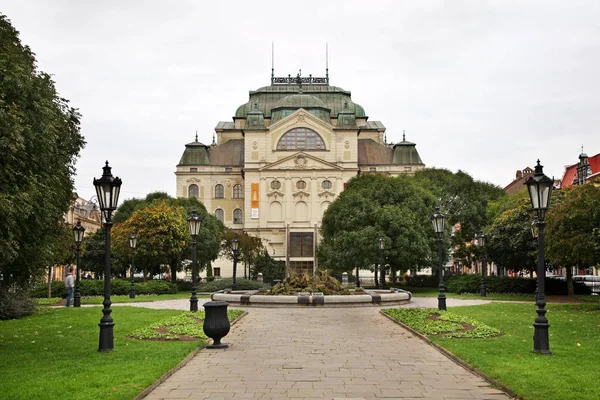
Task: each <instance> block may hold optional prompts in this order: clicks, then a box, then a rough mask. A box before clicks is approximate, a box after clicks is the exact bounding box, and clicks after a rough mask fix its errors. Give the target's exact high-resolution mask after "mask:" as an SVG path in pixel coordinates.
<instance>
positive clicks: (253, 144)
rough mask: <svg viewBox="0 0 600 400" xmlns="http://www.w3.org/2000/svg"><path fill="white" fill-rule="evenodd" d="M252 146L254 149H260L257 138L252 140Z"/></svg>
mask: <svg viewBox="0 0 600 400" xmlns="http://www.w3.org/2000/svg"><path fill="white" fill-rule="evenodd" d="M252 148H253V149H254V150H256V149H258V142H257V141H256V140H255V141H254V142H252Z"/></svg>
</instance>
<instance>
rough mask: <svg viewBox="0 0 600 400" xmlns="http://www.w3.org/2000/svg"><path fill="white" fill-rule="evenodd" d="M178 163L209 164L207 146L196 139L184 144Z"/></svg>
mask: <svg viewBox="0 0 600 400" xmlns="http://www.w3.org/2000/svg"><path fill="white" fill-rule="evenodd" d="M178 165H182V166H183V165H210V159H209V157H208V146H206V145H205V144H202V143H200V142H198V141H196V142H191V143H188V144H186V145H185V151H184V152H183V155H182V156H181V160H179V164H178Z"/></svg>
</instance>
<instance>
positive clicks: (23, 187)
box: [0, 14, 85, 287]
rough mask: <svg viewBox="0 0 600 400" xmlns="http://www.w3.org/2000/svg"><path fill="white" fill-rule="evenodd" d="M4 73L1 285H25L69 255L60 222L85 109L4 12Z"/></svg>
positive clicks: (0, 52) (0, 37)
mask: <svg viewBox="0 0 600 400" xmlns="http://www.w3.org/2000/svg"><path fill="white" fill-rule="evenodd" d="M0 71H2V72H1V74H0V76H1V78H0V93H1V95H0V132H1V133H2V134H1V136H0V171H2V173H1V174H0V227H2V228H1V229H0V254H1V255H2V257H0V284H2V285H5V286H6V287H8V286H11V285H12V284H17V285H21V286H25V285H26V284H27V283H28V282H29V280H30V278H31V276H32V275H33V276H35V275H37V274H38V273H41V272H42V271H43V270H44V268H45V267H46V266H47V265H53V264H55V263H57V262H58V261H59V260H60V259H61V258H63V254H62V252H63V251H64V249H61V244H60V242H61V236H62V235H63V233H64V229H63V227H62V223H61V221H62V217H63V215H64V213H65V212H66V211H67V209H68V207H69V204H70V201H71V196H72V193H73V176H74V174H75V161H76V158H77V157H78V156H79V152H80V151H81V149H82V148H83V146H84V144H85V142H84V140H83V137H82V136H81V134H80V131H79V119H80V115H79V113H78V112H77V110H76V109H74V108H72V107H70V106H69V105H68V100H66V99H63V98H61V97H60V96H59V95H58V93H57V91H56V88H55V87H54V82H53V81H52V78H51V76H50V75H49V74H47V73H44V72H41V71H39V70H37V68H36V60H35V57H34V54H33V52H32V51H31V49H30V48H29V47H27V46H24V45H22V44H21V42H20V40H19V33H18V32H17V31H16V30H15V29H14V28H13V27H12V25H11V23H10V21H9V20H8V18H7V17H6V16H4V15H2V14H0ZM41 209H42V210H43V211H41ZM59 253H60V254H59Z"/></svg>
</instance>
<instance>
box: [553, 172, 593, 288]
mask: <svg viewBox="0 0 600 400" xmlns="http://www.w3.org/2000/svg"><path fill="white" fill-rule="evenodd" d="M561 192H562V193H561V194H562V196H556V197H557V199H556V202H555V203H554V204H552V203H551V208H550V211H549V212H548V215H547V217H546V223H547V228H546V231H545V232H546V249H545V250H546V257H547V258H548V259H549V260H550V261H551V263H552V264H554V265H557V266H561V267H567V280H568V284H569V294H573V285H572V272H571V268H570V267H571V266H573V265H577V266H579V267H582V266H589V265H597V264H598V263H600V251H599V249H600V241H599V239H600V237H599V235H598V227H599V226H600V188H599V187H597V186H594V185H593V184H587V185H582V186H572V187H568V188H566V189H562V190H561ZM553 200H555V199H554V197H553Z"/></svg>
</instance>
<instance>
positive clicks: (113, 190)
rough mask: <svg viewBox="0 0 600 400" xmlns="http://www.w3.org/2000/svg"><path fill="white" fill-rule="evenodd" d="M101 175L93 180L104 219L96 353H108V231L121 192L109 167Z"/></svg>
mask: <svg viewBox="0 0 600 400" xmlns="http://www.w3.org/2000/svg"><path fill="white" fill-rule="evenodd" d="M102 170H103V173H102V177H100V179H96V178H94V186H95V187H96V195H97V196H98V201H99V202H100V211H102V216H103V217H104V229H105V231H106V235H105V239H104V301H103V302H102V304H103V305H104V308H103V309H102V313H103V314H104V315H103V316H102V319H100V323H99V324H98V326H100V341H99V346H98V351H110V350H113V349H114V343H113V342H114V339H113V327H114V326H115V323H114V322H113V319H112V317H111V316H110V313H111V312H112V310H111V308H110V305H111V304H112V303H111V301H110V278H111V276H110V229H111V228H112V213H113V211H115V210H116V209H117V204H118V202H119V193H120V192H121V183H122V182H121V179H120V178H118V177H113V176H112V173H111V172H110V170H111V167H109V166H108V161H107V162H106V165H105V166H104V167H102Z"/></svg>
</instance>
